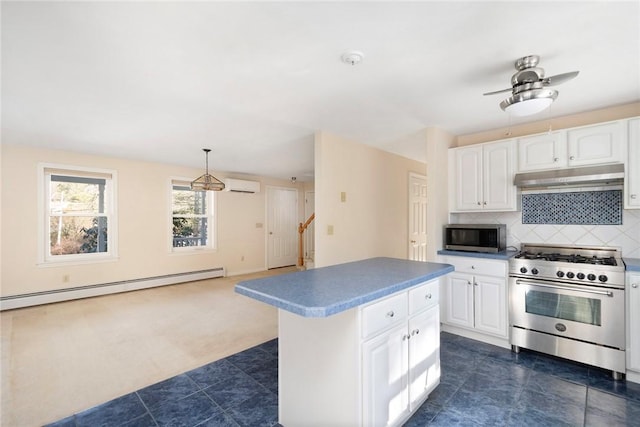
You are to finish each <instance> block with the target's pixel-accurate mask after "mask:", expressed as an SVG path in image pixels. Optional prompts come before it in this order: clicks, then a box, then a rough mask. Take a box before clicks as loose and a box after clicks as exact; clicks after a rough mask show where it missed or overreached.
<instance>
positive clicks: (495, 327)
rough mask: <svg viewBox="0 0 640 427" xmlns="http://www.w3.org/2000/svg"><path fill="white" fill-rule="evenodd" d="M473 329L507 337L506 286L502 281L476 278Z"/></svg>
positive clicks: (491, 278) (490, 278)
mask: <svg viewBox="0 0 640 427" xmlns="http://www.w3.org/2000/svg"><path fill="white" fill-rule="evenodd" d="M475 285H476V286H475V327H476V329H478V330H480V331H484V332H489V333H491V334H495V335H500V336H502V337H506V336H507V333H508V331H507V284H506V282H505V280H504V279H499V278H493V277H482V276H476V279H475Z"/></svg>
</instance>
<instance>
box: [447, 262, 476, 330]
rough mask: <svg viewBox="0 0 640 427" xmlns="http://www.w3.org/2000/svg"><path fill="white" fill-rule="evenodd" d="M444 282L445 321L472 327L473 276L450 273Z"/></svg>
mask: <svg viewBox="0 0 640 427" xmlns="http://www.w3.org/2000/svg"><path fill="white" fill-rule="evenodd" d="M445 283H446V291H447V297H446V300H445V301H446V307H447V310H446V323H449V324H451V325H459V326H465V327H467V328H473V276H470V275H468V274H459V273H451V274H449V275H448V276H447V277H446V279H445Z"/></svg>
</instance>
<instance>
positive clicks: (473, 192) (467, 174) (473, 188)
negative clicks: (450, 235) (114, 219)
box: [449, 140, 517, 212]
mask: <svg viewBox="0 0 640 427" xmlns="http://www.w3.org/2000/svg"><path fill="white" fill-rule="evenodd" d="M513 144H514V142H513V140H508V141H502V142H493V143H488V144H479V145H474V146H471V147H461V148H454V149H451V150H449V164H450V165H451V167H450V177H449V184H450V187H449V193H450V197H449V200H450V201H451V202H452V203H451V206H450V210H451V211H452V212H468V211H515V210H517V204H516V200H517V198H516V188H515V186H514V185H513V175H514V169H515V150H514V145H513Z"/></svg>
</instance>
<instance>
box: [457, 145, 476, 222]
mask: <svg viewBox="0 0 640 427" xmlns="http://www.w3.org/2000/svg"><path fill="white" fill-rule="evenodd" d="M455 197H456V210H461V211H464V210H480V209H482V146H478V147H470V148H458V149H456V150H455Z"/></svg>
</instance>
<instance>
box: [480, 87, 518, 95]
mask: <svg viewBox="0 0 640 427" xmlns="http://www.w3.org/2000/svg"><path fill="white" fill-rule="evenodd" d="M512 90H513V89H512V88H509V89H502V90H496V91H494V92H487V93H483V95H496V94H498V93H503V92H511V91H512Z"/></svg>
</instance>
